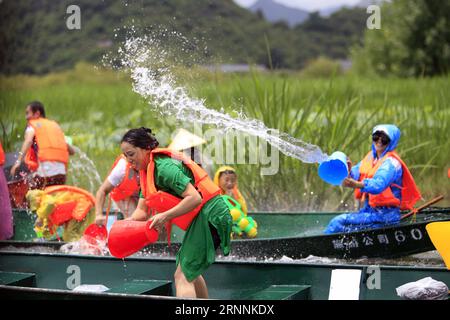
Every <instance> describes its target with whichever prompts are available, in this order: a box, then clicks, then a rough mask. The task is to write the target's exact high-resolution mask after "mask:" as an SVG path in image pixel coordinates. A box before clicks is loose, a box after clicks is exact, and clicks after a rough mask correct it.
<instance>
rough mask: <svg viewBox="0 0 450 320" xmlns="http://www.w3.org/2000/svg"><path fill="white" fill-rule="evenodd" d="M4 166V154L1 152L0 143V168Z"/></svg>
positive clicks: (0, 146)
mask: <svg viewBox="0 0 450 320" xmlns="http://www.w3.org/2000/svg"><path fill="white" fill-rule="evenodd" d="M4 164H5V152H4V151H3V147H2V143H1V142H0V166H2V165H4Z"/></svg>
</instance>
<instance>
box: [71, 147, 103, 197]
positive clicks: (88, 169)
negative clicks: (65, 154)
mask: <svg viewBox="0 0 450 320" xmlns="http://www.w3.org/2000/svg"><path fill="white" fill-rule="evenodd" d="M73 148H74V149H75V151H76V152H75V154H74V155H73V156H72V157H71V159H70V163H69V170H68V176H70V178H71V179H72V181H73V184H74V185H77V186H81V185H84V183H87V184H88V187H87V189H88V190H89V191H90V192H91V193H95V192H96V191H97V189H98V187H99V186H100V185H101V184H102V181H101V179H100V175H99V173H98V171H97V168H96V166H95V164H94V162H93V161H92V160H91V159H89V157H88V156H87V155H86V153H84V152H83V151H81V149H80V148H78V147H75V146H74V147H73ZM86 180H87V181H86Z"/></svg>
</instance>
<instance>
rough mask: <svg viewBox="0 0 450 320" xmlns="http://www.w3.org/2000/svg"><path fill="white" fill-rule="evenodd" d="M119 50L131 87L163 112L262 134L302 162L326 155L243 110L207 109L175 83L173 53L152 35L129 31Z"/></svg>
mask: <svg viewBox="0 0 450 320" xmlns="http://www.w3.org/2000/svg"><path fill="white" fill-rule="evenodd" d="M174 36H175V37H176V36H178V35H177V34H175V35H174ZM118 54H119V58H120V67H121V68H122V69H125V70H127V71H129V72H130V74H131V78H132V81H133V91H135V92H136V93H138V94H139V95H141V96H142V97H144V98H145V99H146V100H147V101H148V102H149V105H150V107H151V108H152V109H153V110H155V111H157V112H159V113H160V114H161V115H163V116H175V117H176V119H178V120H180V121H187V122H191V123H200V124H206V125H214V126H216V127H217V128H218V129H221V130H223V131H224V133H225V132H226V131H228V130H238V131H240V132H243V133H247V134H250V135H253V136H256V137H259V138H262V139H264V140H266V141H267V142H268V143H270V144H271V145H272V146H274V147H276V148H277V149H279V150H280V151H281V152H282V153H283V154H285V155H287V156H289V157H294V158H296V159H299V160H301V161H303V162H305V163H320V162H322V161H324V160H326V159H327V157H328V156H327V154H325V153H323V152H322V151H321V149H320V148H319V147H318V146H316V145H313V144H309V143H307V142H304V141H302V140H300V139H296V138H294V137H292V136H290V135H288V134H286V133H279V132H278V131H277V130H276V129H271V128H267V127H266V126H265V124H264V123H263V122H262V121H259V120H257V119H250V118H248V117H246V116H245V114H243V113H238V117H237V118H233V117H231V116H230V115H228V114H226V113H222V112H219V111H216V110H212V109H209V108H208V107H207V106H206V105H205V101H204V100H201V99H196V98H192V97H190V96H189V95H188V93H187V92H186V89H185V88H184V87H182V86H179V85H177V84H176V81H175V78H174V76H173V74H172V73H171V71H170V69H171V65H170V63H171V61H174V59H173V55H171V53H170V51H169V50H167V49H166V47H165V46H163V45H162V43H161V41H159V40H158V39H157V38H155V37H152V36H141V37H138V36H134V35H129V36H128V38H127V40H126V41H125V43H124V44H123V45H122V47H120V49H119V51H118ZM175 56H176V54H175ZM274 116H276V115H274Z"/></svg>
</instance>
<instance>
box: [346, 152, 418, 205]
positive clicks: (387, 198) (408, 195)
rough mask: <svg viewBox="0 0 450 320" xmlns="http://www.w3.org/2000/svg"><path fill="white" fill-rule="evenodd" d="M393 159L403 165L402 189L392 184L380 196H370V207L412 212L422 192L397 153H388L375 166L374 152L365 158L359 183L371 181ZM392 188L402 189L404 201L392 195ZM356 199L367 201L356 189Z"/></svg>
mask: <svg viewBox="0 0 450 320" xmlns="http://www.w3.org/2000/svg"><path fill="white" fill-rule="evenodd" d="M388 157H392V158H394V159H396V160H397V161H398V162H400V164H401V165H402V170H403V176H402V185H403V186H402V187H401V186H399V185H396V184H391V185H390V186H389V187H387V188H386V189H385V190H384V191H383V192H381V193H380V194H368V196H369V205H370V206H371V207H400V209H401V210H406V209H408V210H411V209H413V207H414V204H415V203H416V202H417V201H418V200H419V199H420V198H421V195H420V191H419V189H418V188H417V185H416V183H415V182H414V178H413V176H412V175H411V172H410V171H409V169H408V167H407V166H406V164H405V163H404V162H403V160H402V159H401V158H400V156H399V155H398V154H397V153H396V152H395V151H390V152H387V153H386V154H385V155H384V156H383V158H381V159H379V160H378V161H377V163H376V164H373V154H372V151H371V152H369V153H368V154H367V155H366V156H365V158H364V159H363V160H362V161H361V166H360V167H359V173H360V175H359V181H362V180H364V179H371V178H373V176H374V175H375V173H376V172H377V170H378V168H379V167H380V166H381V164H382V163H383V162H384V161H385V160H386V159H387V158H388ZM391 187H397V188H400V189H401V191H402V200H401V201H400V199H398V198H396V197H395V196H394V194H393V193H392V189H391ZM355 197H356V198H357V199H360V200H361V201H365V197H366V194H365V193H362V192H361V190H360V189H355Z"/></svg>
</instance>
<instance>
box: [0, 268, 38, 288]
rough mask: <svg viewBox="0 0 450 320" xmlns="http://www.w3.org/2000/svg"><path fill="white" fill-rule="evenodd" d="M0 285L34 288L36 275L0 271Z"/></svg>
mask: <svg viewBox="0 0 450 320" xmlns="http://www.w3.org/2000/svg"><path fill="white" fill-rule="evenodd" d="M0 285H7V286H19V287H34V286H35V285H36V275H35V274H34V273H25V272H5V271H0Z"/></svg>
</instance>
